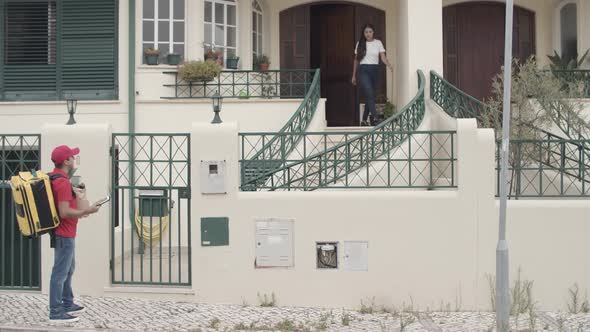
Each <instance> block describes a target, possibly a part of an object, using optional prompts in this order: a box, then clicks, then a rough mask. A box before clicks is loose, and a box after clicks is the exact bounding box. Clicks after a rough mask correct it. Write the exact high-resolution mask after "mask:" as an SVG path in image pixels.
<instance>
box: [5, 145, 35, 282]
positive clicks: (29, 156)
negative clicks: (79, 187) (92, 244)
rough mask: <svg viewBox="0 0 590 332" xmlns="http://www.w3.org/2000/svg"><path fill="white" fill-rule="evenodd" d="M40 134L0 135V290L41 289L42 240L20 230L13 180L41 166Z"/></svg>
mask: <svg viewBox="0 0 590 332" xmlns="http://www.w3.org/2000/svg"><path fill="white" fill-rule="evenodd" d="M40 146H41V136H40V135H0V197H1V199H2V201H0V289H18V290H40V289H41V260H40V257H41V241H40V239H39V238H25V237H24V236H22V234H21V233H20V231H19V229H18V224H17V222H16V214H15V211H14V202H13V201H12V191H11V188H10V184H9V182H8V181H10V178H11V177H12V176H14V175H17V174H18V173H19V172H23V171H30V170H33V169H34V170H38V169H40V165H41V156H40V152H39V151H40Z"/></svg>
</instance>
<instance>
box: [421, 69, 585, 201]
mask: <svg viewBox="0 0 590 332" xmlns="http://www.w3.org/2000/svg"><path fill="white" fill-rule="evenodd" d="M430 77H431V97H432V99H433V100H434V101H435V102H436V103H437V104H438V105H439V106H440V107H441V108H442V109H443V110H444V111H445V112H446V113H447V114H449V115H451V116H453V117H455V118H475V119H476V120H477V122H478V125H480V126H483V125H484V123H483V115H484V113H485V112H496V111H494V110H493V109H491V108H490V107H489V106H487V105H486V104H484V103H483V102H481V101H479V100H477V99H475V98H473V97H471V96H469V95H467V94H465V93H464V92H463V91H461V90H459V89H458V88H456V87H455V86H453V85H452V84H451V83H449V82H447V81H446V80H445V79H443V78H442V77H441V76H440V75H438V74H436V73H435V72H433V71H432V72H431V73H430ZM555 105H557V104H555ZM549 106H550V107H551V106H553V105H549ZM555 107H557V106H555ZM551 114H552V115H553V117H554V119H553V120H554V122H555V123H556V124H557V125H558V127H559V128H560V129H561V131H563V132H564V133H565V134H566V136H567V137H569V138H570V139H566V138H563V137H560V136H558V135H555V134H553V133H550V132H548V131H546V130H542V129H539V128H536V131H537V133H538V136H539V137H542V139H539V140H519V139H517V140H512V139H511V141H510V151H511V153H510V161H509V164H510V170H509V186H508V189H509V198H513V199H515V198H519V197H583V196H586V195H587V189H586V187H587V186H588V185H587V183H586V182H587V181H588V179H590V177H588V175H586V169H588V168H589V167H590V164H589V163H588V160H590V145H589V144H588V143H587V142H588V140H586V139H585V137H588V136H585V135H584V133H586V132H587V131H588V129H587V126H586V125H585V123H584V121H583V120H581V119H572V118H570V117H572V116H573V115H572V113H571V112H565V111H564V112H560V111H559V110H553V111H552V112H551ZM497 115H498V116H500V113H498V114H497ZM589 136H590V135H589ZM500 146H501V141H498V142H497V151H496V163H497V165H496V171H497V179H496V180H497V181H496V183H497V188H496V190H497V192H496V195H497V194H498V192H499V188H500V187H499V186H500V172H499V169H500V158H499V156H500V154H499V148H500Z"/></svg>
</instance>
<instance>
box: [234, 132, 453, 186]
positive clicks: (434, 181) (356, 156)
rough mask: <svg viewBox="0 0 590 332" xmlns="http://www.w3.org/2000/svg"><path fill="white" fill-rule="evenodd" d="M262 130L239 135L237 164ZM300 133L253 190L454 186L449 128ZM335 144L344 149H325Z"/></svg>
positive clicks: (246, 153)
mask: <svg viewBox="0 0 590 332" xmlns="http://www.w3.org/2000/svg"><path fill="white" fill-rule="evenodd" d="M267 135H274V134H273V133H262V134H258V133H247V134H240V138H241V143H242V146H243V147H245V148H243V149H242V156H241V158H240V163H247V162H248V161H249V158H248V157H249V153H251V151H254V150H255V149H251V148H252V147H253V146H255V145H256V144H259V142H260V141H261V140H262V138H263V137H264V136H267ZM300 136H302V138H301V141H300V143H299V145H298V146H297V149H295V150H294V151H293V152H292V153H291V154H290V155H289V156H285V160H284V162H285V163H286V164H287V165H289V167H288V168H287V169H286V170H285V171H280V172H274V173H273V174H272V175H271V176H269V177H268V178H265V181H261V182H260V183H259V184H258V186H257V188H258V189H262V190H273V189H286V190H314V189H318V188H320V186H324V185H326V182H329V187H330V189H336V188H347V189H355V188H358V189H365V188H373V189H378V188H429V189H433V188H454V187H456V182H455V174H456V172H455V170H456V167H457V166H456V162H457V159H456V156H455V151H456V149H455V142H456V132H454V131H428V132H420V131H413V132H388V131H379V132H377V133H374V134H373V135H365V136H363V137H362V138H360V139H356V138H355V137H356V136H358V133H351V132H330V133H325V132H322V133H311V132H308V133H302V134H300ZM349 143H350V144H349ZM340 144H345V146H346V149H347V152H346V154H342V155H339V154H338V151H340V150H334V151H331V152H329V153H324V151H330V149H331V148H333V147H335V146H338V145H340ZM249 148H250V149H251V150H250V151H248V149H249ZM301 161H304V162H301ZM245 169H246V168H243V167H242V170H245ZM242 177H243V178H244V175H243V176H242Z"/></svg>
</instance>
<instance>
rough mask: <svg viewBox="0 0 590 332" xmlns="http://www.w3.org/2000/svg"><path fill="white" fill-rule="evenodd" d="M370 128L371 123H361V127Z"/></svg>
mask: <svg viewBox="0 0 590 332" xmlns="http://www.w3.org/2000/svg"><path fill="white" fill-rule="evenodd" d="M368 126H369V122H368V121H366V120H365V121H361V127H368Z"/></svg>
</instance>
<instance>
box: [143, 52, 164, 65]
mask: <svg viewBox="0 0 590 332" xmlns="http://www.w3.org/2000/svg"><path fill="white" fill-rule="evenodd" d="M159 58H160V55H159V54H146V55H145V62H146V64H148V65H150V66H155V65H157V64H158V59H159Z"/></svg>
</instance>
